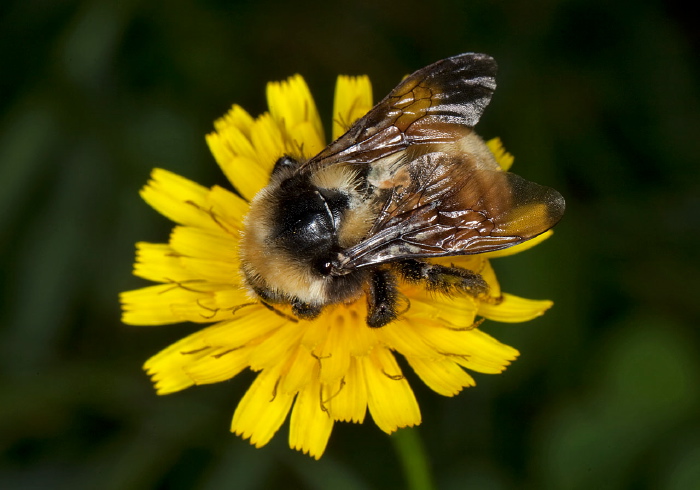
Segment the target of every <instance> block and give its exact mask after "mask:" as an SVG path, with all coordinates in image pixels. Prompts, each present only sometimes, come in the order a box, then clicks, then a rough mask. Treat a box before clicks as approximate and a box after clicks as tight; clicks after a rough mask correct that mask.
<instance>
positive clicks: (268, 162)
mask: <svg viewBox="0 0 700 490" xmlns="http://www.w3.org/2000/svg"><path fill="white" fill-rule="evenodd" d="M267 99H268V105H269V109H270V110H269V112H267V113H265V114H263V115H261V116H259V117H257V118H253V117H251V116H250V115H249V114H248V113H247V112H246V111H245V110H243V109H242V108H241V107H239V106H237V105H234V106H233V108H232V109H231V110H230V111H229V113H228V114H226V115H225V116H224V117H223V118H221V119H220V120H218V121H216V123H215V129H216V131H215V132H213V133H211V134H209V135H208V136H207V142H208V143H209V146H210V148H211V151H212V153H213V154H214V157H215V158H216V160H217V162H218V163H219V165H220V166H221V169H222V170H223V172H224V173H225V174H226V176H227V177H228V179H229V180H230V181H231V183H232V184H233V186H234V187H235V188H236V190H237V192H238V195H237V194H235V193H233V192H231V191H229V190H226V189H224V188H221V187H217V186H215V187H212V188H205V187H202V186H200V185H198V184H196V183H194V182H191V181H189V180H187V179H185V178H183V177H180V176H177V175H175V174H172V173H170V172H168V171H166V170H161V169H156V170H154V171H153V173H152V176H151V180H150V181H149V182H148V184H147V185H146V186H145V187H144V188H143V190H142V191H141V196H142V197H143V198H144V199H145V200H146V202H147V203H148V204H150V205H151V206H152V207H154V208H155V209H156V210H158V211H159V212H160V213H162V214H163V215H164V216H166V217H168V218H169V219H171V220H173V221H174V222H176V223H177V226H175V228H173V231H172V234H171V236H170V240H169V242H168V243H167V244H154V243H138V244H137V246H136V248H137V254H136V264H135V266H134V274H135V275H137V276H139V277H142V278H144V279H147V280H149V281H154V282H156V283H158V284H157V285H153V286H150V287H145V288H142V289H137V290H134V291H128V292H125V293H122V294H121V302H122V305H123V311H124V313H123V321H124V322H125V323H128V324H133V325H162V324H169V323H179V322H187V321H189V322H195V323H203V324H210V325H209V326H207V327H205V328H203V329H201V330H199V331H197V332H195V333H193V334H191V335H190V336H189V337H187V338H184V339H182V340H180V341H179V342H176V343H175V344H173V345H171V346H170V347H168V348H167V349H165V350H163V351H162V352H160V353H159V354H157V355H155V356H153V357H152V358H151V359H149V360H148V361H147V362H146V364H145V366H144V368H145V369H146V371H147V372H148V374H149V375H151V377H152V379H153V381H154V383H155V387H156V390H157V392H158V394H166V393H173V392H176V391H179V390H183V389H185V388H188V387H190V386H192V385H200V384H207V383H216V382H219V381H224V380H227V379H230V378H232V377H233V376H236V375H237V374H238V373H240V372H241V371H243V370H244V369H246V368H249V369H251V370H253V371H255V372H258V375H257V378H256V379H255V381H254V382H253V384H252V386H251V387H250V388H249V389H248V391H247V393H246V394H245V396H244V397H243V399H242V400H241V402H240V403H239V404H238V407H237V408H236V411H235V414H234V416H233V421H232V424H231V431H232V432H234V433H236V434H238V435H240V436H242V437H244V438H246V439H250V442H251V443H252V444H254V445H255V446H256V447H260V446H263V445H265V444H267V442H268V441H270V439H271V438H272V436H273V435H274V434H275V433H276V432H277V430H278V429H279V428H280V426H281V425H282V423H283V422H284V421H285V419H286V418H287V415H288V413H289V411H290V410H291V412H292V414H291V421H290V430H289V444H290V446H291V447H292V448H294V449H298V450H301V451H303V452H305V453H308V454H309V455H311V456H313V457H314V458H319V457H320V456H321V455H322V454H323V452H324V450H325V448H326V445H327V443H328V439H329V436H330V433H331V430H332V428H333V424H334V423H335V422H337V421H346V422H356V423H362V422H363V421H364V420H365V416H366V413H367V409H369V413H370V415H371V416H372V418H373V419H374V421H375V423H376V424H377V425H378V426H379V428H380V429H381V430H383V431H385V432H387V433H391V432H393V431H395V430H396V429H398V428H400V427H410V426H414V425H417V424H419V423H420V422H421V415H420V410H419V408H418V403H417V401H416V399H415V397H414V394H413V391H412V390H411V387H410V386H409V383H408V381H407V380H406V378H405V377H404V374H403V372H402V369H401V367H400V366H399V364H398V363H397V361H396V357H395V354H396V353H398V354H401V355H402V356H403V357H404V358H405V359H406V361H407V362H408V364H409V365H410V366H411V368H412V369H413V370H414V371H415V373H416V374H417V375H418V377H419V378H420V379H421V380H422V381H423V382H424V383H425V384H427V385H428V386H429V387H430V388H431V389H433V390H434V391H436V392H437V393H440V394H441V395H445V396H453V395H455V394H457V393H459V392H460V391H461V390H462V388H464V387H467V386H473V385H474V384H475V383H474V379H473V378H472V377H471V376H470V375H469V374H468V372H467V371H466V370H465V368H466V369H469V370H471V371H476V372H480V373H500V372H501V371H503V370H504V369H505V367H506V366H507V365H508V364H509V363H510V362H511V361H513V360H514V359H515V358H516V357H517V355H518V351H516V350H515V349H513V348H512V347H509V346H506V345H504V344H502V343H500V342H498V341H497V340H495V339H494V338H492V337H491V336H489V335H487V334H486V333H484V332H483V331H482V330H480V329H479V328H478V326H479V324H480V322H479V321H477V319H476V317H477V316H479V317H483V318H488V319H493V320H497V321H501V322H521V321H526V320H530V319H532V318H534V317H536V316H539V315H541V314H542V313H544V311H545V310H547V309H548V308H549V307H550V306H551V304H552V303H551V302H550V301H534V300H528V299H524V298H519V297H516V296H513V295H510V294H507V293H502V292H501V288H500V286H499V284H498V281H497V280H496V276H495V274H494V271H493V269H492V268H491V265H490V264H489V260H488V259H489V258H493V257H498V256H504V255H510V254H513V253H516V252H517V251H519V250H523V249H526V248H529V247H531V246H533V245H535V244H536V243H539V242H540V241H542V240H544V239H545V238H546V237H548V236H549V235H550V233H546V234H544V235H541V236H540V237H538V238H536V239H534V240H531V241H529V242H526V243H525V244H523V245H521V246H519V247H513V248H509V249H506V250H503V251H499V252H494V253H490V254H484V255H475V256H461V257H449V258H446V259H440V260H441V261H443V262H445V263H448V264H450V263H452V264H454V265H456V266H459V267H464V268H467V269H471V270H474V271H477V272H479V273H480V274H481V275H482V276H483V277H484V279H485V280H486V281H487V282H488V284H489V285H490V288H491V293H490V294H491V297H490V298H487V299H484V300H477V299H475V298H473V297H469V296H454V297H447V296H443V295H437V294H434V293H428V292H426V291H425V289H423V288H421V287H418V286H416V285H410V284H403V285H401V292H402V294H403V295H404V296H405V297H406V298H408V300H409V303H410V307H409V309H408V310H407V311H405V312H404V313H403V314H402V315H401V316H400V317H399V318H398V319H397V320H396V321H394V322H392V323H390V324H388V325H386V326H384V327H381V328H374V329H373V328H369V327H367V325H366V323H365V318H366V308H367V306H366V301H364V300H358V301H356V302H355V303H352V304H347V305H346V304H341V305H335V306H331V307H326V308H324V309H323V311H322V313H321V315H319V316H318V317H317V318H316V319H314V320H312V321H293V320H292V319H290V318H286V317H285V316H283V315H280V314H279V312H274V311H271V310H270V309H268V308H266V307H265V306H264V305H262V304H261V303H260V302H259V301H256V300H255V299H252V298H251V297H250V296H249V294H248V292H247V290H246V289H245V288H244V286H243V282H242V277H241V272H240V263H239V256H238V246H239V239H240V236H241V230H242V223H243V219H244V217H245V215H246V212H247V210H248V201H250V199H252V198H253V196H255V194H256V193H257V192H258V191H259V190H260V189H261V188H262V187H263V186H265V185H266V183H267V182H268V179H269V175H270V172H271V170H272V167H273V165H274V163H275V161H276V160H277V159H278V158H279V157H280V156H281V155H283V154H287V155H291V156H294V157H298V158H304V157H310V156H312V155H314V154H316V153H318V152H319V151H320V150H321V149H322V148H323V147H324V145H325V138H324V135H323V128H322V125H321V120H320V117H319V115H318V112H317V110H316V105H315V103H314V100H313V98H312V97H311V94H310V92H309V89H308V87H307V85H306V83H305V82H304V80H303V79H302V78H301V77H300V76H294V77H291V78H289V79H288V80H287V81H284V82H280V83H270V84H269V85H268V87H267ZM371 106H372V93H371V86H370V82H369V79H368V78H367V77H343V76H341V77H339V78H338V83H337V87H336V92H335V105H334V109H333V138H336V137H338V136H340V135H341V134H342V133H343V132H344V131H345V130H346V129H347V128H348V127H349V125H350V124H351V123H352V122H353V121H355V120H356V119H358V118H359V117H361V116H362V115H363V114H365V113H366V112H367V111H368V110H369V109H370V108H371ZM489 147H490V148H491V150H492V152H493V153H494V155H496V157H497V159H498V161H499V163H500V164H501V165H502V166H503V167H504V168H506V169H507V167H509V166H510V164H511V163H512V160H513V157H512V156H511V155H509V154H508V153H506V152H505V150H503V148H502V146H501V144H500V142H499V141H498V140H492V141H490V142H489Z"/></svg>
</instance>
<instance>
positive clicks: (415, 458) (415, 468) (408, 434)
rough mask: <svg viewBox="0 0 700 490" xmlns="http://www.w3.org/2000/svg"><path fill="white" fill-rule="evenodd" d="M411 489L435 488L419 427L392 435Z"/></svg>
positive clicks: (431, 489) (430, 489)
mask: <svg viewBox="0 0 700 490" xmlns="http://www.w3.org/2000/svg"><path fill="white" fill-rule="evenodd" d="M391 441H392V442H393V443H394V450H395V451H396V454H397V455H398V457H399V459H400V460H401V466H403V473H404V475H405V477H406V483H407V484H408V486H407V488H408V489H409V490H434V489H435V485H434V484H433V477H432V475H431V474H430V463H429V461H428V457H427V455H426V453H425V448H424V447H423V442H422V441H421V439H420V437H419V434H418V430H417V429H400V430H398V431H397V432H396V433H395V434H393V435H392V436H391Z"/></svg>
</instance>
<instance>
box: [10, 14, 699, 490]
mask: <svg viewBox="0 0 700 490" xmlns="http://www.w3.org/2000/svg"><path fill="white" fill-rule="evenodd" d="M331 4H332V6H331ZM680 5H681V4H680V2H660V1H652V0H649V1H636V2H633V1H630V0H623V1H620V2H607V1H603V0H587V1H583V0H568V1H566V0H544V1H540V2H532V1H514V2H505V1H502V2H486V1H473V2H464V1H461V0H434V1H431V2H417V1H414V0H405V1H404V2H386V3H383V2H375V1H370V0H358V1H356V2H354V3H344V2H338V3H331V2H328V3H327V4H321V3H320V2H319V3H316V2H312V1H305V0H298V1H296V2H288V3H287V2H273V1H271V0H259V1H255V2H253V1H239V2H236V1H229V2H227V1H223V0H218V1H217V0H209V1H201V2H194V1H182V2H178V1H176V2H164V1H153V2H136V1H134V0H126V1H107V0H92V1H90V0H83V1H79V0H59V1H49V0H28V1H23V2H19V1H15V2H11V1H10V2H4V3H3V6H2V7H0V39H1V40H2V42H1V43H0V66H1V67H2V76H0V104H1V107H0V115H1V116H0V117H1V119H0V210H1V212H0V246H1V249H0V261H1V262H0V264H1V266H0V267H1V268H2V269H1V270H2V276H1V282H0V284H1V285H2V294H1V295H0V326H1V330H0V366H1V369H2V378H0V383H1V385H2V386H1V389H0V450H1V451H2V459H1V460H0V487H2V488H70V489H77V488H103V489H126V488H128V489H139V488H144V489H145V488H169V489H170V488H173V489H179V488H205V489H208V488H211V489H214V488H216V489H220V488H238V489H257V488H277V487H279V488H282V487H284V488H330V487H333V488H341V489H342V488H347V489H356V488H380V487H383V486H395V487H402V486H404V485H405V482H404V480H403V476H402V472H401V467H400V464H399V462H398V460H397V457H396V454H395V452H394V450H393V446H392V443H391V440H390V438H388V437H387V436H385V435H384V434H383V433H381V432H380V431H379V430H378V429H377V428H376V427H375V426H374V424H373V423H372V422H371V421H370V422H368V423H366V424H364V425H363V426H355V425H347V424H339V425H337V426H336V429H335V430H334V433H333V436H332V438H331V442H330V446H329V449H328V451H327V453H326V455H325V456H324V457H323V459H322V460H321V461H320V462H315V461H313V460H311V459H309V458H308V457H305V456H303V455H301V454H298V453H296V452H294V451H291V450H289V449H288V448H287V447H286V427H283V429H282V431H281V432H280V433H279V434H278V435H277V437H276V438H275V439H274V441H273V442H272V443H271V444H270V445H269V446H267V447H266V448H264V449H254V448H253V447H251V446H250V445H249V444H248V443H247V442H244V441H241V440H240V439H239V438H237V437H234V436H232V435H230V434H229V433H228V425H229V421H230V417H231V414H232V412H233V409H234V407H235V405H236V404H237V402H238V400H239V399H240V397H241V396H242V393H243V392H244V390H245V389H246V387H247V386H248V384H249V383H250V381H251V379H252V375H250V374H244V375H241V376H239V377H238V378H236V379H234V380H232V381H230V382H228V383H221V384H218V385H213V386H206V387H198V388H193V389H190V390H187V391H185V392H183V393H180V394H175V395H171V396H167V397H157V396H156V395H155V394H154V392H153V390H152V388H151V385H150V382H149V380H148V379H147V377H146V376H145V375H144V373H143V372H141V370H140V366H141V364H142V362H143V361H144V360H145V359H146V358H147V357H149V356H150V355H152V354H154V353H155V352H157V351H158V350H159V349H161V348H163V347H165V346H166V345H168V344H169V343H170V342H173V341H175V340H176V339H178V338H180V337H181V336H183V335H185V334H186V333H187V332H190V331H192V329H193V328H194V327H193V326H192V325H178V326H171V327H160V328H145V327H143V328H142V327H127V326H124V325H122V324H120V322H119V315H120V312H119V307H118V304H117V294H118V292H119V291H122V290H126V289H131V288H135V287H140V286H142V285H144V283H143V282H141V281H139V280H137V279H136V278H133V277H131V276H130V270H131V264H132V260H133V244H134V242H136V241H137V240H147V241H153V242H162V241H165V240H166V239H167V236H168V230H169V228H170V223H168V221H167V220H166V219H165V218H163V217H161V216H159V215H157V213H155V212H154V211H153V210H151V209H150V208H148V207H147V206H146V205H145V204H144V203H143V202H142V201H141V200H140V199H139V197H138V194H137V192H138V189H139V188H140V187H141V186H142V185H143V184H144V183H145V181H146V179H147V177H148V174H149V172H150V170H151V168H152V167H154V166H161V167H164V168H167V169H170V170H173V171H175V172H178V173H180V174H182V175H184V176H186V177H189V178H192V179H194V180H196V181H198V182H200V183H202V184H205V185H213V184H215V183H219V184H226V182H225V179H224V177H223V175H222V174H221V173H220V171H219V170H218V168H217V167H216V164H215V163H214V160H213V158H212V157H211V155H210V154H209V152H208V149H207V147H206V145H205V142H204V134H205V133H207V132H208V131H210V130H211V127H212V122H213V120H214V119H215V118H217V117H219V116H221V115H222V114H223V113H224V112H225V111H226V110H227V109H228V107H229V106H230V104H232V103H234V102H236V103H240V104H241V105H243V106H244V107H246V108H247V109H249V110H250V111H251V113H253V114H257V113H259V112H261V111H263V110H264V109H265V100H264V84H265V83H266V82H267V81H268V80H278V79H282V78H285V77H287V76H289V75H291V74H293V73H296V72H299V73H301V74H303V75H304V76H305V77H306V78H307V80H308V82H309V84H310V86H311V88H312V91H313V92H314V94H315V95H316V98H317V101H318V104H319V108H320V110H321V113H322V114H323V115H326V116H328V115H329V114H330V108H331V99H332V94H333V84H334V82H335V77H336V75H337V74H338V73H348V74H360V73H367V74H369V75H370V76H371V78H372V81H373V83H374V87H375V97H380V96H382V95H384V94H385V93H386V92H387V91H388V90H390V89H391V88H392V87H393V86H394V85H395V83H396V82H397V81H398V80H399V79H400V78H401V77H402V76H403V75H405V74H407V73H409V72H411V71H413V70H415V69H417V68H419V67H422V66H424V65H427V64H429V63H431V62H433V61H436V60H438V59H440V58H444V57H447V56H450V55H454V54H457V53H460V52H464V51H479V52H485V53H489V54H491V55H493V56H494V57H495V58H496V59H497V60H498V62H499V65H500V73H499V78H498V82H499V89H498V90H497V92H496V95H495V97H494V100H493V102H492V105H491V106H490V107H489V109H488V110H487V112H486V115H485V117H484V118H483V120H482V122H481V123H480V125H479V130H480V133H481V134H482V135H484V136H485V137H493V136H497V135H498V136H501V138H502V139H503V141H504V143H505V145H506V147H507V148H508V149H509V150H510V151H511V152H513V153H514V154H515V155H516V164H515V165H516V166H515V170H516V171H517V172H518V173H520V174H522V175H524V176H526V177H528V178H530V179H531V180H535V181H538V182H542V183H546V184H549V185H551V186H553V187H555V188H557V189H559V190H560V191H561V192H562V193H563V194H564V195H565V196H566V198H567V214H566V216H565V219H564V220H563V222H562V223H561V224H560V225H559V226H558V227H557V230H556V233H555V236H554V238H552V239H550V240H549V241H548V242H546V243H544V244H543V245H541V246H540V247H538V248H536V249H534V250H532V251H531V252H528V253H526V254H522V255H518V256H516V257H512V258H507V259H502V260H499V261H498V262H497V263H496V267H497V270H498V272H499V275H500V278H501V281H502V284H503V287H504V289H505V290H507V291H510V292H513V293H515V294H520V295H523V296H527V297H532V298H552V299H553V300H554V301H555V303H556V305H555V307H554V308H553V309H552V310H551V311H550V312H548V314H547V315H545V316H544V317H542V318H540V319H538V320H536V321H532V322H530V323H526V324H515V325H508V324H498V323H495V322H487V324H485V325H484V329H485V330H486V331H487V332H489V333H491V334H493V335H494V336H496V337H497V338H499V339H500V340H502V341H504V342H506V343H508V344H510V345H513V346H516V347H517V348H518V349H520V351H521V353H522V355H521V358H520V359H519V360H518V362H516V363H515V364H514V365H513V366H511V367H510V368H509V370H508V371H507V372H506V373H505V374H503V375H501V376H485V375H479V376H477V381H478V386H477V387H476V388H473V389H469V390H466V391H465V392H463V393H462V394H460V395H459V396H457V397H455V398H449V399H448V398H443V397H440V396H439V395H436V394H434V393H432V392H430V390H428V389H427V388H425V387H422V386H421V385H420V384H419V383H418V382H415V381H416V380H413V381H414V383H413V386H414V387H415V390H416V393H417V396H418V399H419V402H420V404H421V408H422V413H423V418H424V421H423V424H422V425H421V427H420V428H419V429H418V430H419V432H420V436H421V437H422V439H423V441H424V444H425V447H426V450H427V453H428V454H429V457H430V461H431V467H432V471H433V474H434V477H435V481H436V483H437V485H438V486H439V488H444V489H458V488H488V489H492V488H495V489H508V488H533V489H534V488H537V489H540V488H552V489H560V488H571V489H577V488H592V487H595V488H611V489H616V488H664V489H687V488H700V418H698V413H699V410H700V396H699V394H698V386H700V334H699V333H698V317H699V316H700V315H699V310H700V308H699V306H698V304H699V303H700V302H699V301H698V294H697V293H698V287H697V283H698V277H699V276H700V261H698V245H699V241H698V238H700V179H699V178H698V177H699V173H698V171H697V164H698V155H700V148H698V147H699V146H700V145H699V143H698V141H699V137H698V135H699V134H700V111H699V110H698V109H699V107H698V105H699V104H698V103H699V100H698V75H699V73H698V64H697V62H696V60H697V51H698V48H699V47H700V45H699V42H698V41H699V39H698V31H697V25H696V22H695V20H694V19H693V18H691V16H690V15H689V14H688V13H687V12H686V11H684V10H683V9H681V6H680ZM326 122H328V118H327V117H326Z"/></svg>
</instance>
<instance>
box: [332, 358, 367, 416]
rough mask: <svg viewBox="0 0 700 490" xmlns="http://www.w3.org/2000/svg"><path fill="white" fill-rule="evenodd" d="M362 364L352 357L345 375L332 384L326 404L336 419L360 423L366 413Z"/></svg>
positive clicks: (365, 387) (365, 393)
mask: <svg viewBox="0 0 700 490" xmlns="http://www.w3.org/2000/svg"><path fill="white" fill-rule="evenodd" d="M363 366H364V364H363V363H362V362H361V361H358V359H357V358H355V357H353V358H352V359H351V361H350V366H349V367H348V370H347V371H346V374H345V377H344V378H343V379H341V380H340V381H338V382H337V383H336V384H335V385H333V387H332V390H331V393H330V396H329V401H328V405H329V407H330V410H331V413H332V414H333V418H334V419H335V420H338V421H345V422H355V423H358V424H361V423H362V422H364V420H365V414H366V413H367V383H366V381H365V375H364V367H363Z"/></svg>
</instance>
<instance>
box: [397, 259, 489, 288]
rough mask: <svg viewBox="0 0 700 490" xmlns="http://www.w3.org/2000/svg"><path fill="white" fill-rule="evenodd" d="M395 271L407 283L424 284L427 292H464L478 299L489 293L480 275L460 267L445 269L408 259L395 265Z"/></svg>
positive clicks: (444, 267)
mask: <svg viewBox="0 0 700 490" xmlns="http://www.w3.org/2000/svg"><path fill="white" fill-rule="evenodd" d="M395 267H396V270H397V271H398V273H399V274H401V276H402V277H403V278H404V279H405V280H407V281H409V282H424V283H425V285H426V288H427V289H428V290H429V291H438V292H441V293H445V294H450V293H457V292H464V293H467V294H469V295H470V296H474V297H478V296H482V295H486V294H488V292H489V285H488V284H486V281H485V280H484V278H483V277H481V275H480V274H477V273H476V272H474V271H471V270H469V269H463V268H461V267H454V266H453V267H447V266H444V265H439V264H430V263H428V262H422V261H420V260H415V259H408V260H402V261H400V262H396V263H395Z"/></svg>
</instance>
